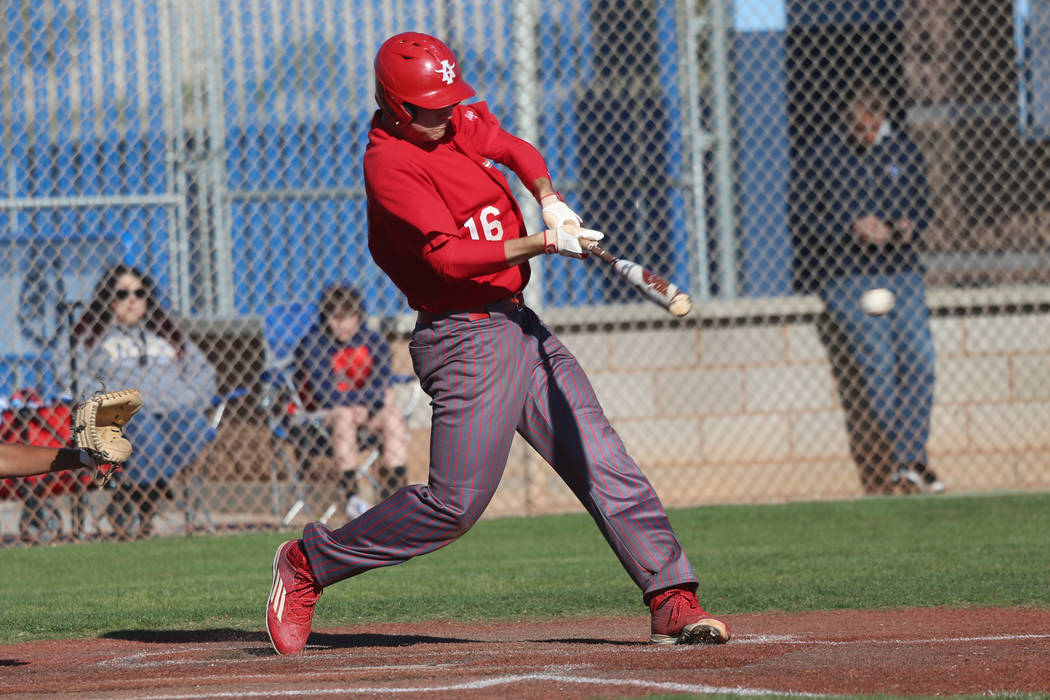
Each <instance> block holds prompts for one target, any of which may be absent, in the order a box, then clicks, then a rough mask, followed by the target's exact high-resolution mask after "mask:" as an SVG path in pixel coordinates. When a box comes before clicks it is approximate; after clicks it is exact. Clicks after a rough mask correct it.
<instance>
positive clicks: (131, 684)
mask: <svg viewBox="0 0 1050 700" xmlns="http://www.w3.org/2000/svg"><path fill="white" fill-rule="evenodd" d="M726 619H727V621H728V622H729V624H730V625H731V626H732V628H733V633H734V637H733V639H732V641H730V642H729V643H728V644H725V645H719V646H709V645H702V646H664V647H660V646H650V645H649V644H647V643H646V638H647V637H648V617H647V616H645V615H639V616H637V617H631V618H604V619H595V618H585V619H562V620H549V621H541V622H534V621H533V622H520V623H509V624H508V623H505V622H500V623H493V622H475V623H460V622H456V623H452V622H438V623H426V624H396V625H395V624H390V625H380V626H374V625H373V626H369V627H346V628H338V629H323V630H319V631H315V632H314V634H313V635H312V636H311V637H310V642H309V644H308V645H307V647H306V650H305V651H304V652H303V654H302V655H301V656H293V657H281V656H277V655H275V654H274V652H273V649H272V648H271V647H270V643H269V639H268V638H267V636H266V632H265V631H264V630H259V631H257V632H239V631H234V630H224V629H212V630H205V631H200V632H167V631H150V630H116V631H113V632H111V633H109V634H106V635H104V636H103V637H102V638H99V639H87V640H74V641H59V642H34V643H29V644H20V645H14V646H0V675H2V677H3V681H4V682H3V684H2V687H0V695H17V696H19V697H33V696H34V695H46V696H48V697H63V696H66V695H68V696H73V695H83V696H90V697H93V698H233V697H238V698H243V697H250V698H269V697H273V698H277V697H295V696H300V697H325V696H333V697H337V696H344V697H350V696H352V697H361V696H369V695H375V696H379V697H406V698H439V697H456V698H508V697H513V698H551V697H558V698H594V697H610V698H614V697H638V696H645V695H659V694H675V693H685V694H688V693H695V694H708V693H735V694H739V695H756V694H762V693H768V692H777V693H797V694H807V695H827V694H861V693H863V694H887V695H938V694H963V693H965V694H977V693H995V694H999V693H1040V694H1047V693H1050V662H1048V659H1050V610H1026V609H1025V610H1022V609H989V608H982V609H970V610H963V609H941V608H936V609H906V610H877V611H876V610H861V611H835V612H812V613H799V614H788V613H772V614H748V615H728V616H726Z"/></svg>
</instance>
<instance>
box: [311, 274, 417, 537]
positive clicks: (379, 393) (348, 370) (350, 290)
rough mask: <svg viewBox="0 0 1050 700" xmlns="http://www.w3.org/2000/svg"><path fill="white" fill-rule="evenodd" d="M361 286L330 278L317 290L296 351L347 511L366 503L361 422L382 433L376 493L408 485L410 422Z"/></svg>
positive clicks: (357, 512) (355, 511)
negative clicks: (315, 307) (310, 321)
mask: <svg viewBox="0 0 1050 700" xmlns="http://www.w3.org/2000/svg"><path fill="white" fill-rule="evenodd" d="M363 312H364V307H363V304H362V299H361V293H360V292H359V291H358V290H357V289H355V288H354V287H352V286H349V285H335V286H332V287H329V288H327V289H325V290H324V292H323V293H322V295H321V303H320V314H319V318H318V320H317V322H316V323H315V324H314V325H313V326H311V328H310V329H309V330H308V331H307V333H306V335H305V336H304V337H303V338H302V340H301V341H300V342H299V345H298V347H297V348H296V350H295V358H296V365H297V367H296V368H297V377H298V384H299V387H300V393H301V395H302V397H303V400H304V402H305V403H306V405H307V407H308V408H310V409H311V410H318V409H320V410H323V411H324V412H325V418H326V420H327V422H328V425H329V427H330V429H331V444H332V457H333V458H334V460H335V463H336V467H337V469H338V470H339V472H340V474H342V487H343V488H345V489H346V490H347V497H348V500H347V507H346V512H347V515H349V516H350V517H351V518H353V517H356V516H358V515H360V514H361V513H363V512H364V511H365V510H367V509H368V507H369V504H368V502H367V501H365V500H364V499H363V498H361V496H360V495H359V494H358V493H357V483H356V478H355V470H356V469H357V468H358V466H359V465H360V461H361V455H360V448H359V445H358V428H359V427H365V428H367V429H368V430H369V431H371V432H373V433H375V434H376V435H378V436H379V438H380V439H381V441H382V443H381V444H382V454H381V457H380V464H379V469H378V473H377V480H378V481H379V483H380V485H381V487H380V493H379V494H377V495H378V496H379V497H380V498H386V497H387V496H389V495H390V494H391V493H393V492H394V491H396V490H397V489H399V488H400V487H402V486H404V485H405V481H406V468H405V459H406V457H407V453H408V427H407V426H406V424H405V419H404V416H403V415H402V413H401V411H400V410H399V409H398V407H397V403H396V401H395V398H394V390H393V388H392V386H391V376H392V370H391V357H390V346H389V345H387V343H386V342H385V341H384V340H383V338H382V337H380V335H379V334H378V333H376V332H375V331H373V330H371V329H369V328H368V327H367V326H366V325H365V324H364V322H363Z"/></svg>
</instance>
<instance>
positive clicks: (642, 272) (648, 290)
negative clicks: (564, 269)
mask: <svg viewBox="0 0 1050 700" xmlns="http://www.w3.org/2000/svg"><path fill="white" fill-rule="evenodd" d="M585 241H586V242H585V243H584V245H583V246H582V247H583V248H584V249H585V250H587V251H589V252H591V253H593V254H594V255H596V256H597V257H598V258H599V259H601V260H602V261H603V262H606V263H608V264H609V265H612V268H613V269H614V270H616V272H617V273H618V274H619V275H620V277H623V278H624V279H625V280H627V283H628V284H630V285H631V286H632V287H634V288H635V289H637V290H638V291H639V293H641V295H642V296H643V297H645V298H646V299H648V300H649V301H651V302H653V303H654V304H656V305H658V306H661V307H663V308H665V309H667V310H668V311H669V312H671V315H672V316H677V317H679V318H681V317H682V316H685V315H686V314H687V313H689V312H690V311H692V309H693V299H692V297H690V296H689V294H687V293H686V292H684V291H683V290H681V289H679V288H678V287H677V286H675V284H674V283H673V282H671V281H670V280H668V279H665V278H663V277H661V276H660V275H658V274H656V273H655V272H653V271H652V270H649V269H647V268H645V267H642V266H641V265H639V264H638V263H636V262H632V261H630V260H624V259H623V258H618V257H616V256H615V255H613V254H612V253H610V252H609V251H607V250H605V249H604V248H602V247H601V246H600V245H598V243H597V242H596V241H590V240H588V239H585Z"/></svg>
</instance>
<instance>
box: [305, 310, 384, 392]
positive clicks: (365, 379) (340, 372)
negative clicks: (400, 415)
mask: <svg viewBox="0 0 1050 700" xmlns="http://www.w3.org/2000/svg"><path fill="white" fill-rule="evenodd" d="M295 361H296V369H297V374H296V376H297V378H298V385H299V387H300V391H301V393H302V396H303V400H304V401H305V402H306V404H307V406H308V407H309V408H313V409H319V408H332V407H334V406H357V405H363V406H367V407H368V409H369V410H371V411H372V412H375V411H377V410H379V409H380V408H382V406H383V399H384V395H385V394H386V390H387V388H388V387H389V386H390V383H391V376H392V373H393V370H392V368H391V357H390V346H389V345H387V343H386V341H384V340H383V338H382V337H381V336H380V335H379V334H378V333H376V332H375V331H373V330H371V329H369V328H367V327H365V326H363V325H362V326H361V327H360V328H358V330H357V332H356V333H355V334H354V336H353V337H352V338H350V340H349V341H348V342H346V343H340V342H339V341H338V340H336V339H335V338H333V337H332V336H331V335H330V334H329V333H328V332H327V330H326V328H325V326H324V325H322V323H320V322H318V323H315V324H314V325H313V326H311V327H310V330H308V331H307V332H306V335H304V336H303V338H302V340H300V341H299V345H298V346H296V348H295Z"/></svg>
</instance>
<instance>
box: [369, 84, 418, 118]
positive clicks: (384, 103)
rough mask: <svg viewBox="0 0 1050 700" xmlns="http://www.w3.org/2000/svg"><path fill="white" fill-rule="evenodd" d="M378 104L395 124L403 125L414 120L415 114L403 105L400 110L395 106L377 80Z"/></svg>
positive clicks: (380, 109)
mask: <svg viewBox="0 0 1050 700" xmlns="http://www.w3.org/2000/svg"><path fill="white" fill-rule="evenodd" d="M376 104H377V105H379V111H381V112H382V113H383V114H385V115H386V118H387V119H389V120H390V121H391V123H392V124H393V125H394V126H401V125H402V124H408V123H409V122H411V121H412V116H413V115H412V114H411V113H410V112H409V111H408V110H406V109H404V108H403V107H402V108H401V109H400V110H398V109H395V108H394V105H392V104H391V103H390V100H389V99H387V96H386V93H385V92H384V90H383V88H382V86H381V85H380V84H379V83H378V82H376Z"/></svg>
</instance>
